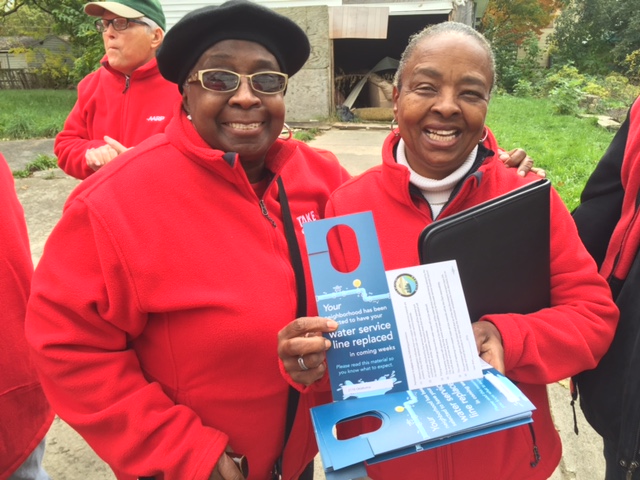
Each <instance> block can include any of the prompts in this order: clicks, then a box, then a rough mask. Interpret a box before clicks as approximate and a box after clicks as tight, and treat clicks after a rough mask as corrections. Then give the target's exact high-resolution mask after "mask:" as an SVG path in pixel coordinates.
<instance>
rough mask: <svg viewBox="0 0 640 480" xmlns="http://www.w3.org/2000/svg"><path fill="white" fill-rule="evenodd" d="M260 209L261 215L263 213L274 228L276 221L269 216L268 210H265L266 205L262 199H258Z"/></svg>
mask: <svg viewBox="0 0 640 480" xmlns="http://www.w3.org/2000/svg"><path fill="white" fill-rule="evenodd" d="M260 211H261V212H262V215H264V216H265V217H266V219H267V220H269V221H270V222H271V225H273V228H276V222H275V221H274V220H273V218H271V217H270V216H269V212H268V211H267V206H266V205H265V204H264V201H263V200H260Z"/></svg>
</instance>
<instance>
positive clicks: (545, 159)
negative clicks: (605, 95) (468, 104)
mask: <svg viewBox="0 0 640 480" xmlns="http://www.w3.org/2000/svg"><path fill="white" fill-rule="evenodd" d="M487 125H489V127H490V128H491V130H492V131H493V133H494V134H495V136H496V138H497V139H498V144H499V145H500V146H501V147H502V148H504V149H505V150H510V149H512V148H516V147H519V148H523V149H524V150H526V152H527V154H528V155H529V156H530V157H531V158H533V160H534V162H535V166H537V167H541V168H544V169H545V170H546V171H547V178H549V179H550V180H551V182H552V184H553V186H554V187H555V188H556V190H557V191H558V193H559V194H560V196H561V197H562V199H563V200H564V202H565V204H566V205H567V207H568V208H569V209H570V210H571V209H573V208H575V207H576V206H577V205H578V202H579V199H580V192H581V191H582V188H583V187H584V184H585V182H586V181H587V178H588V177H589V175H590V174H591V172H593V169H594V168H595V166H596V164H597V163H598V160H600V157H601V156H602V154H603V153H604V152H605V150H606V149H607V147H608V146H609V143H610V142H611V139H612V138H613V135H614V133H615V132H611V131H608V130H605V129H604V128H602V127H599V126H598V125H596V124H595V122H594V120H593V119H581V118H577V117H571V116H564V115H555V114H553V113H552V104H551V102H550V101H549V100H546V99H532V98H516V97H507V96H495V97H494V98H492V99H491V103H490V104H489V114H488V116H487Z"/></svg>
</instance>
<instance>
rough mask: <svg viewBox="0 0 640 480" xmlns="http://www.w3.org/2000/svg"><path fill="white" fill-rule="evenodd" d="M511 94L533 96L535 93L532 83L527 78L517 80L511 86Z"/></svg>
mask: <svg viewBox="0 0 640 480" xmlns="http://www.w3.org/2000/svg"><path fill="white" fill-rule="evenodd" d="M513 94H514V95H515V96H516V97H533V96H534V94H535V91H534V88H533V84H532V83H531V82H530V81H529V80H518V83H516V86H515V87H513Z"/></svg>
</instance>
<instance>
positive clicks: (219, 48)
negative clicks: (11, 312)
mask: <svg viewBox="0 0 640 480" xmlns="http://www.w3.org/2000/svg"><path fill="white" fill-rule="evenodd" d="M308 56H309V41H308V39H307V37H306V35H305V34H304V32H303V31H302V30H301V29H300V27H298V26H297V25H296V24H295V23H294V22H292V21H291V20H289V19H287V18H286V17H284V16H282V15H279V14H277V13H275V12H274V11H271V10H269V9H266V8H264V7H261V6H258V5H256V4H253V3H250V2H248V1H245V0H234V1H230V2H227V3H224V4H223V5H221V6H218V7H205V8H201V9H199V10H196V11H194V12H192V13H190V14H188V15H186V16H185V17H184V18H183V19H182V20H180V21H179V22H178V23H177V24H176V25H175V26H174V27H173V28H171V29H170V30H169V32H168V33H167V35H166V37H165V40H164V42H163V45H162V48H161V49H160V51H159V53H158V55H157V59H158V66H159V68H160V71H161V73H162V75H163V76H165V77H166V78H167V79H168V80H170V81H172V82H174V83H176V84H177V88H179V89H180V91H181V92H182V101H181V102H180V104H178V105H176V109H175V115H174V118H173V119H172V120H171V123H170V124H169V126H168V127H167V130H166V132H165V133H164V134H162V135H157V136H155V137H152V138H150V139H149V140H147V141H146V142H144V143H142V144H140V145H139V146H137V147H136V148H134V149H132V150H130V151H129V152H127V153H126V154H123V155H121V156H120V157H118V159H116V160H114V161H113V162H112V164H110V167H109V168H106V169H102V170H100V171H99V172H97V173H96V174H95V175H92V176H91V177H90V178H88V179H87V180H85V181H84V182H83V183H82V184H81V185H80V186H79V188H78V189H77V190H76V191H75V192H74V193H73V194H72V196H71V198H70V199H69V201H68V203H67V207H66V210H65V213H64V215H63V217H62V219H61V221H60V223H59V224H58V226H57V227H56V229H55V231H54V233H52V235H51V236H50V238H49V241H48V243H47V248H46V249H45V253H44V255H43V257H42V259H41V260H40V263H39V266H38V270H37V273H36V275H35V278H34V282H33V289H32V292H33V295H32V297H31V301H30V304H29V312H28V319H27V336H28V339H29V341H30V344H31V346H32V347H33V351H34V357H35V360H36V363H37V366H38V368H39V370H40V374H41V376H42V383H43V387H44V389H45V391H46V393H47V395H48V397H49V399H50V401H51V403H52V405H53V407H54V409H55V410H56V412H57V413H58V414H59V415H60V417H62V418H63V419H64V420H65V421H66V422H68V423H69V424H70V425H71V426H72V427H74V428H75V429H76V430H77V431H78V432H79V433H80V434H81V435H82V436H83V437H84V438H85V439H86V441H87V442H88V443H89V445H91V447H92V448H93V449H94V450H95V451H96V452H97V453H98V455H100V457H101V458H103V459H104V460H105V461H106V462H107V463H108V464H109V465H110V466H111V468H112V469H113V470H114V472H115V473H116V475H117V477H118V478H119V479H136V478H150V477H151V478H156V479H164V480H207V479H227V480H229V479H233V480H236V479H241V478H244V476H246V475H247V473H246V471H245V472H244V476H243V474H241V470H240V469H239V468H237V467H236V465H237V464H239V463H240V462H238V463H234V461H233V460H234V457H235V459H236V460H237V459H238V457H241V456H244V458H245V459H246V460H248V466H249V473H248V477H247V478H250V479H255V480H272V479H273V478H274V466H275V465H276V464H278V465H279V468H278V470H279V471H278V472H277V474H279V473H281V474H282V478H283V479H294V478H299V477H300V475H301V474H302V472H303V470H304V469H305V467H306V466H307V465H308V464H309V462H311V461H312V460H313V457H314V455H315V453H316V448H315V441H314V439H313V431H312V428H311V425H310V419H309V416H308V412H307V409H308V407H309V404H308V401H309V400H310V399H309V398H308V395H307V394H306V393H305V394H302V395H300V400H299V403H298V409H299V410H300V411H304V414H301V415H298V421H297V422H296V423H295V424H294V426H293V428H292V429H291V431H290V436H289V440H288V442H287V444H286V447H285V446H284V445H285V432H286V428H285V423H286V420H287V410H288V408H287V405H288V404H289V405H292V404H293V403H292V402H290V401H289V395H290V387H289V385H288V384H287V382H286V381H285V379H284V377H283V375H282V374H281V371H280V367H279V363H278V355H277V333H278V331H279V330H280V329H282V328H283V327H284V326H285V325H287V324H288V323H289V322H291V321H292V320H293V319H294V318H296V317H300V316H305V315H307V309H306V306H305V305H306V304H307V303H308V304H309V305H312V304H313V302H307V293H305V289H304V282H303V280H304V278H305V276H306V274H307V273H308V272H306V270H307V267H306V266H305V265H303V264H302V263H301V262H299V261H298V260H296V259H298V258H299V257H302V258H306V252H305V246H304V241H303V236H302V224H303V223H304V221H310V220H314V219H318V218H321V217H322V216H323V215H324V205H325V203H326V200H327V198H328V196H329V194H330V193H331V192H332V191H333V190H334V189H335V188H336V187H337V186H338V185H340V184H341V183H343V182H344V181H345V180H346V179H347V178H348V174H347V172H346V171H345V170H344V169H343V168H342V167H341V166H340V165H339V164H338V162H337V160H336V158H335V157H334V156H333V155H332V154H330V153H328V152H325V151H317V150H314V149H312V148H310V147H308V146H307V145H305V144H304V143H302V142H298V141H296V140H294V139H292V138H287V137H286V135H285V136H284V138H282V135H281V132H282V131H283V127H284V119H285V105H284V94H285V91H286V89H287V82H288V80H289V77H291V76H292V75H294V74H295V73H296V72H297V71H298V70H299V69H300V68H301V67H302V65H303V64H304V63H305V61H306V60H307V58H308ZM297 269H298V270H299V271H298V272H296V270H297ZM307 290H309V292H308V295H309V299H311V298H312V297H311V293H310V289H307ZM310 308H311V307H310ZM313 308H315V307H313ZM311 313H315V312H311ZM328 328H333V327H331V326H330V327H328ZM317 341H318V342H324V340H323V339H322V337H320V336H319V337H318V339H317ZM316 368H317V369H318V371H322V369H323V368H324V366H323V365H320V366H318V367H316ZM290 409H291V408H290ZM293 411H294V412H295V410H293ZM234 452H235V453H234ZM283 452H284V453H283Z"/></svg>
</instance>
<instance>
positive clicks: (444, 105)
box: [393, 32, 493, 179]
mask: <svg viewBox="0 0 640 480" xmlns="http://www.w3.org/2000/svg"><path fill="white" fill-rule="evenodd" d="M492 82H493V71H492V68H491V60H490V58H489V55H488V54H487V51H486V50H485V49H484V47H483V46H482V45H481V44H480V43H479V42H478V40H477V39H475V38H473V37H470V36H467V35H463V34H461V33H457V32H447V33H440V34H437V35H434V36H429V37H425V38H424V39H422V40H421V41H420V42H419V43H418V44H417V45H416V47H415V49H414V51H413V53H412V54H411V55H410V57H409V58H408V59H407V61H406V64H405V67H404V70H403V71H402V74H401V77H400V78H399V79H398V87H397V88H395V89H394V95H393V100H394V107H393V109H394V113H395V115H396V119H397V121H398V127H399V128H400V135H401V136H402V139H403V140H404V142H405V144H406V156H407V161H408V162H409V165H411V168H412V169H413V170H414V171H416V172H417V173H418V174H420V175H422V176H424V177H427V178H432V179H442V178H444V177H446V176H447V175H449V174H451V173H452V172H453V171H455V170H456V169H457V168H458V167H460V165H462V163H463V162H464V161H465V159H466V158H467V157H468V156H469V154H470V153H471V151H472V150H473V148H474V147H475V146H476V145H477V144H478V142H479V141H480V139H481V138H482V135H483V130H484V122H485V118H486V115H487V107H488V104H489V97H490V93H491V88H492Z"/></svg>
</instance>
